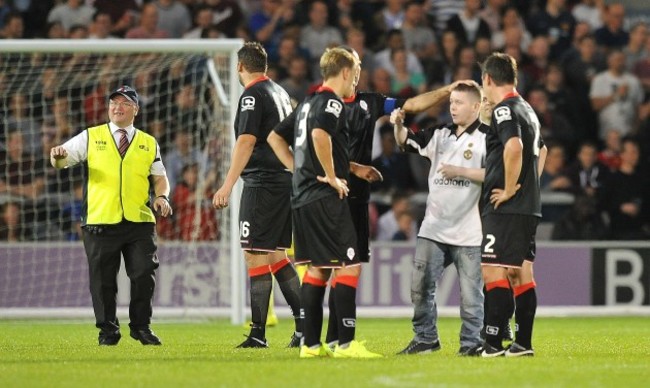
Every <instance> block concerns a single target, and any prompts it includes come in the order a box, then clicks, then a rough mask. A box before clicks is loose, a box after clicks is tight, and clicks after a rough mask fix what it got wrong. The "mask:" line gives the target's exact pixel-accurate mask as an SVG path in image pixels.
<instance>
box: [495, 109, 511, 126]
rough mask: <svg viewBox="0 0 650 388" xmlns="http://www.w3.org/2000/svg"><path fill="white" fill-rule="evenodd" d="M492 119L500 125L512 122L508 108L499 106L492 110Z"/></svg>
mask: <svg viewBox="0 0 650 388" xmlns="http://www.w3.org/2000/svg"><path fill="white" fill-rule="evenodd" d="M494 118H495V119H496V121H497V124H501V123H502V122H504V121H508V120H512V111H511V110H510V107H509V106H500V107H498V108H496V109H495V110H494Z"/></svg>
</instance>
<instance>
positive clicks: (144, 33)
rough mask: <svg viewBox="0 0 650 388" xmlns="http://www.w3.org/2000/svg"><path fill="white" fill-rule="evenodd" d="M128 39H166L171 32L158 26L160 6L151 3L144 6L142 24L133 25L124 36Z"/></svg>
mask: <svg viewBox="0 0 650 388" xmlns="http://www.w3.org/2000/svg"><path fill="white" fill-rule="evenodd" d="M124 37H125V38H126V39H164V38H169V34H168V33H167V32H166V31H164V30H161V29H160V28H158V8H157V7H156V6H155V5H154V4H151V3H148V4H145V6H144V7H142V15H141V17H140V26H139V27H133V28H131V29H130V30H129V31H127V33H126V35H125V36H124Z"/></svg>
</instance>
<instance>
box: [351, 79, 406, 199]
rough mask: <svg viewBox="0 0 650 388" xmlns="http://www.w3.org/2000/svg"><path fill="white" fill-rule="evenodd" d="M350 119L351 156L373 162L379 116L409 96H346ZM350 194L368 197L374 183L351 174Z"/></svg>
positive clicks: (401, 104) (376, 94) (366, 163)
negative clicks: (373, 146) (374, 139)
mask: <svg viewBox="0 0 650 388" xmlns="http://www.w3.org/2000/svg"><path fill="white" fill-rule="evenodd" d="M344 101H345V106H346V110H345V113H346V120H347V125H348V130H349V133H350V143H349V147H348V149H349V150H350V160H351V161H353V162H357V163H360V164H365V165H367V166H369V165H370V164H371V162H372V138H373V134H374V132H375V123H376V121H377V119H379V118H380V117H382V116H384V115H389V114H391V112H392V111H393V110H394V109H395V108H401V107H402V106H404V102H405V101H406V100H403V99H394V98H389V97H386V96H384V95H383V94H379V93H365V92H360V93H357V95H356V96H355V97H354V98H350V99H346V100H344ZM349 188H350V193H349V198H350V199H351V200H358V201H368V199H369V198H370V183H368V181H366V180H363V179H361V178H357V177H356V176H354V175H351V176H350V181H349Z"/></svg>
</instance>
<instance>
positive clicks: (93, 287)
mask: <svg viewBox="0 0 650 388" xmlns="http://www.w3.org/2000/svg"><path fill="white" fill-rule="evenodd" d="M98 228H99V229H101V230H97V229H98ZM93 229H94V233H93ZM83 242H84V248H85V249H86V256H87V258H88V270H89V273H90V295H91V297H92V301H93V309H94V311H95V321H96V326H97V327H98V328H99V329H101V330H102V331H106V332H113V331H115V330H117V329H118V328H119V322H118V320H117V317H116V308H117V306H116V305H117V273H118V271H119V269H120V265H121V259H120V254H121V255H123V256H124V266H125V269H126V274H127V275H128V277H129V279H130V280H131V303H130V304H129V320H130V322H129V327H131V328H132V329H143V328H147V327H149V324H150V323H151V312H152V307H151V304H152V299H153V292H154V288H155V286H156V279H155V270H156V268H158V257H157V256H156V231H155V224H153V223H137V222H129V221H123V222H121V223H119V224H117V225H108V226H106V225H102V226H101V227H95V226H90V227H84V229H83Z"/></svg>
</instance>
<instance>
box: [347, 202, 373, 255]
mask: <svg viewBox="0 0 650 388" xmlns="http://www.w3.org/2000/svg"><path fill="white" fill-rule="evenodd" d="M348 204H349V206H350V215H351V216H352V224H354V230H355V231H356V232H357V256H358V257H359V261H360V262H362V263H368V262H370V247H369V246H368V240H369V239H370V217H369V216H368V202H366V201H351V200H349V199H348Z"/></svg>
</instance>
